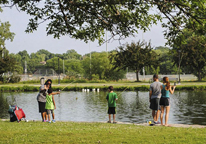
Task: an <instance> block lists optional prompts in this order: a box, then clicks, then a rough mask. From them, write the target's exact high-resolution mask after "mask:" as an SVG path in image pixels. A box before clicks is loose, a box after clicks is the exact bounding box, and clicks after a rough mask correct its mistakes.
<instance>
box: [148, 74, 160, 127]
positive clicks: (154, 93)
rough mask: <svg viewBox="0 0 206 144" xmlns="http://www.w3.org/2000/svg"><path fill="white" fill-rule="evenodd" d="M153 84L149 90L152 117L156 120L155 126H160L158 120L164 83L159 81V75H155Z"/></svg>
mask: <svg viewBox="0 0 206 144" xmlns="http://www.w3.org/2000/svg"><path fill="white" fill-rule="evenodd" d="M153 81H154V82H153V83H152V84H151V85H150V90H149V102H150V109H152V117H153V119H154V124H159V122H158V118H159V115H160V98H161V90H162V88H163V87H162V83H161V82H159V80H158V75H157V74H154V75H153Z"/></svg>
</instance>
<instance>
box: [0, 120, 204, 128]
mask: <svg viewBox="0 0 206 144" xmlns="http://www.w3.org/2000/svg"><path fill="white" fill-rule="evenodd" d="M0 120H1V121H3V122H6V121H8V122H9V119H0ZM22 122H25V121H22ZM29 122H41V120H29ZM56 122H57V123H59V122H64V123H67V122H68V123H105V124H108V123H107V122H105V121H97V122H88V121H56ZM12 123H17V121H15V122H12ZM111 124H113V123H111ZM116 124H120V125H136V126H149V125H148V124H147V123H139V124H138V123H129V122H117V123H116ZM116 124H113V125H116ZM154 126H155V127H156V126H158V127H165V126H162V125H161V124H157V125H154ZM149 127H152V126H149ZM168 127H175V128H206V125H198V124H191V125H190V124H169V126H168Z"/></svg>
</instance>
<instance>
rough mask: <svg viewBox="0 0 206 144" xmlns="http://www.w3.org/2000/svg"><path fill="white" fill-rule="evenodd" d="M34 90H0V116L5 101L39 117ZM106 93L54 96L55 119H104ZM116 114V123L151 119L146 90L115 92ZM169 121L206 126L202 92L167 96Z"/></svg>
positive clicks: (205, 102) (32, 117)
mask: <svg viewBox="0 0 206 144" xmlns="http://www.w3.org/2000/svg"><path fill="white" fill-rule="evenodd" d="M37 94H38V93H37V92H33V93H1V94H0V118H7V119H9V114H8V112H7V111H8V106H9V104H10V105H12V104H17V105H18V106H19V107H21V108H23V110H24V112H25V114H26V117H27V119H28V120H41V116H40V113H38V103H37V101H36V96H37ZM106 94H107V92H73V91H71V92H61V94H60V95H55V96H54V97H55V102H56V107H57V108H56V110H55V117H56V120H57V121H88V122H93V121H94V122H95V121H96V122H99V121H107V120H108V115H107V101H106V99H105V98H106ZM117 95H118V98H119V99H118V101H117V108H116V109H117V115H116V120H117V121H120V122H131V123H145V122H146V121H147V120H152V116H151V110H150V109H149V101H148V95H149V93H148V92H142V91H137V92H134V91H129V92H123V93H121V92H117ZM170 102H171V110H170V114H169V122H168V123H170V124H200V125H206V92H205V91H188V92H186V91H180V92H179V91H176V92H175V93H174V94H173V95H171V99H170Z"/></svg>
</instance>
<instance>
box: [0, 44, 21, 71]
mask: <svg viewBox="0 0 206 144" xmlns="http://www.w3.org/2000/svg"><path fill="white" fill-rule="evenodd" d="M0 51H1V48H0ZM8 53H9V52H8V51H6V52H5V53H4V57H0V74H3V73H6V72H14V71H15V70H18V68H17V67H18V64H17V62H16V61H15V59H14V58H12V57H10V56H9V54H8ZM0 55H1V56H2V53H0Z"/></svg>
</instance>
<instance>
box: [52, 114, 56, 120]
mask: <svg viewBox="0 0 206 144" xmlns="http://www.w3.org/2000/svg"><path fill="white" fill-rule="evenodd" d="M52 118H53V120H54V118H55V117H54V112H53V113H52Z"/></svg>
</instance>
